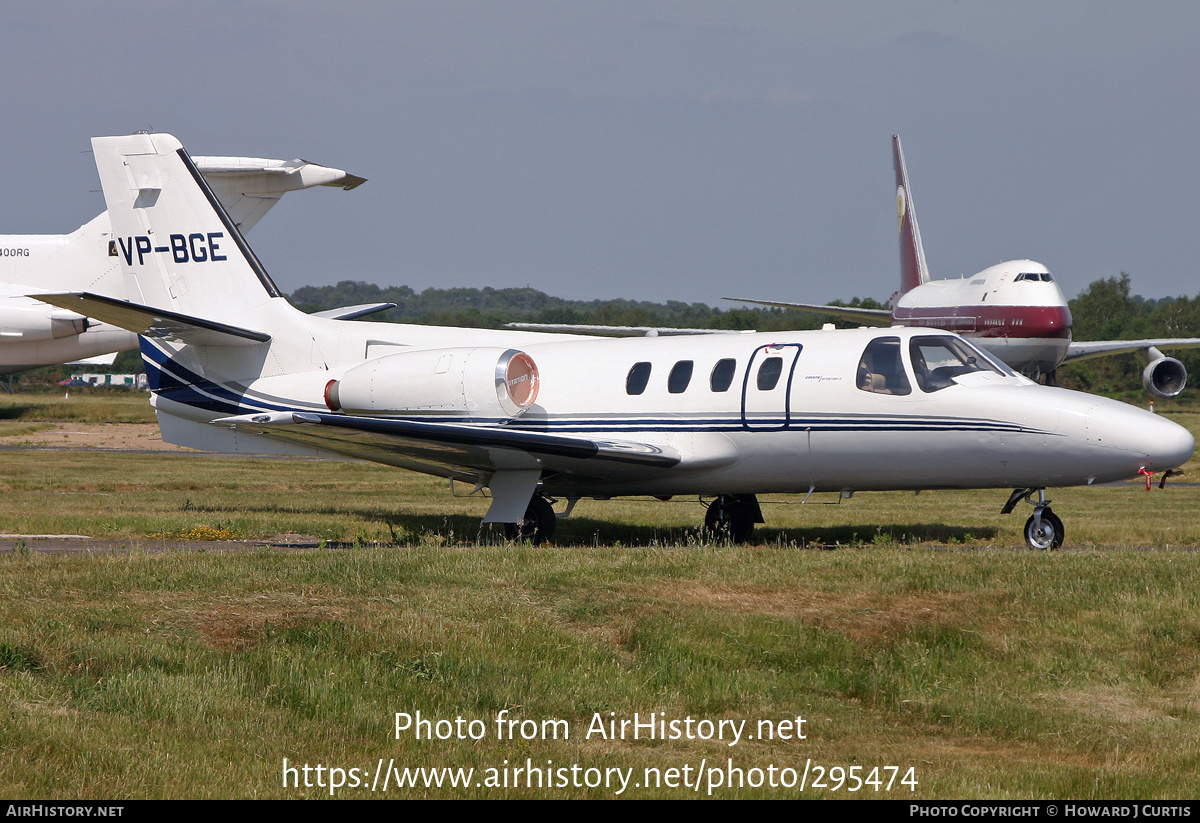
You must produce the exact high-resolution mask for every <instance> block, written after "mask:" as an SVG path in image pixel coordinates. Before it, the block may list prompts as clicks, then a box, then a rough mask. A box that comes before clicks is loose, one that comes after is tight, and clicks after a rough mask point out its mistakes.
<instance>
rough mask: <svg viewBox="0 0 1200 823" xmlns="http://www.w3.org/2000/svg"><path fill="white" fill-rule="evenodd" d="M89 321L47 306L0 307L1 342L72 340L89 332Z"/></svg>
mask: <svg viewBox="0 0 1200 823" xmlns="http://www.w3.org/2000/svg"><path fill="white" fill-rule="evenodd" d="M88 325H89V322H88V319H87V318H86V317H84V316H83V315H82V314H76V313H75V312H73V311H67V310H66V309H54V308H51V307H49V306H46V305H37V306H2V307H0V340H20V341H22V342H30V343H37V342H40V341H44V340H57V339H59V338H61V337H72V336H74V335H77V334H83V333H84V332H85V331H87V330H88Z"/></svg>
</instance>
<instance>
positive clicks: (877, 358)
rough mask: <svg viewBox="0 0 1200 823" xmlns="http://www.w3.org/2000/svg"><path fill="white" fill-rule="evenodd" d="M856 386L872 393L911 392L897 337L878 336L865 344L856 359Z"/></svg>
mask: <svg viewBox="0 0 1200 823" xmlns="http://www.w3.org/2000/svg"><path fill="white" fill-rule="evenodd" d="M857 382H858V387H859V388H860V389H861V390H862V391H867V392H871V393H872V394H911V393H912V385H911V384H910V383H909V382H908V375H907V374H906V373H905V371H904V363H903V361H902V359H901V357H900V338H899V337H879V338H876V339H874V340H872V341H871V342H870V343H868V344H867V348H866V349H865V350H864V351H863V353H862V357H860V358H859V360H858V378H857Z"/></svg>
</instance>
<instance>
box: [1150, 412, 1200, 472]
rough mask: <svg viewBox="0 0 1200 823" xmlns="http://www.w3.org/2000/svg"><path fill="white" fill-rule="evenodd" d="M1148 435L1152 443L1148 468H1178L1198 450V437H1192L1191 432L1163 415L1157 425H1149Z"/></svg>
mask: <svg viewBox="0 0 1200 823" xmlns="http://www.w3.org/2000/svg"><path fill="white" fill-rule="evenodd" d="M1155 417H1158V415H1155ZM1146 435H1147V437H1148V439H1149V441H1150V444H1151V445H1150V450H1149V451H1150V454H1149V455H1148V457H1149V465H1147V466H1146V468H1147V469H1151V470H1152V471H1166V470H1167V469H1177V468H1179V467H1180V466H1182V465H1183V464H1184V463H1186V462H1187V461H1188V460H1190V459H1191V457H1192V452H1194V451H1195V450H1196V438H1194V437H1192V433H1191V432H1189V431H1188V430H1187V429H1185V428H1184V427H1183V426H1180V425H1179V424H1178V423H1174V422H1172V421H1170V420H1165V419H1163V418H1161V417H1159V418H1158V423H1157V425H1155V426H1149V427H1148V431H1147V432H1146Z"/></svg>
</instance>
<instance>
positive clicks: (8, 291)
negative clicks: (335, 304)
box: [0, 157, 391, 374]
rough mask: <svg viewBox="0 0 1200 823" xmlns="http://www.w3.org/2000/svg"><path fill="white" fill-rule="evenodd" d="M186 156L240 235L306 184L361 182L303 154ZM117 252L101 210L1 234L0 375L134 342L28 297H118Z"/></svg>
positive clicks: (106, 355)
mask: <svg viewBox="0 0 1200 823" xmlns="http://www.w3.org/2000/svg"><path fill="white" fill-rule="evenodd" d="M192 161H193V162H194V163H195V165H196V168H198V169H199V170H200V172H201V173H202V174H203V175H204V177H205V179H206V180H207V181H208V185H209V187H210V188H211V189H212V190H213V191H214V192H215V193H216V195H217V196H218V198H220V200H221V202H222V204H224V206H225V208H226V210H227V211H228V213H229V214H230V216H231V219H232V220H233V221H234V223H236V224H237V225H238V227H239V228H240V229H241V231H242V232H243V233H244V232H247V231H249V230H250V228H251V227H253V226H254V225H255V224H256V223H257V222H258V221H259V220H260V219H262V217H263V215H265V214H266V213H267V212H268V211H269V210H270V208H271V207H272V206H273V205H275V204H276V203H277V202H279V198H281V197H282V196H283V195H284V194H286V193H287V192H289V191H298V190H300V189H306V188H309V187H311V186H334V187H337V188H342V189H347V190H348V189H353V188H355V187H357V186H359V185H361V184H362V183H364V182H366V181H365V180H364V178H362V177H357V176H355V175H353V174H347V173H346V172H344V171H342V170H341V169H333V168H328V167H326V166H319V165H317V164H315V163H309V162H307V161H305V160H269V159H265V158H259V157H193V158H192ZM119 254H120V250H119V247H118V245H117V242H116V240H115V238H114V236H113V233H112V229H111V227H110V225H109V219H108V214H107V213H103V214H100V215H98V216H97V217H96V218H94V219H93V220H90V221H89V222H87V223H86V224H84V225H83V226H81V227H80V228H78V229H76V230H75V231H73V232H71V233H70V234H9V235H0V374H13V373H16V372H21V371H27V370H29V369H35V368H38V367H39V366H48V365H53V364H57V363H75V362H79V361H83V360H86V361H88V362H92V363H109V364H111V363H112V362H113V358H115V357H116V354H117V352H120V351H125V350H127V349H136V348H137V336H136V335H134V334H131V333H130V332H128V331H126V330H125V329H121V328H117V327H115V326H111V325H107V324H104V323H98V322H96V320H95V318H89V317H86V316H84V315H81V314H79V313H78V312H73V311H66V310H64V309H60V308H56V307H54V306H49V305H47V304H45V303H43V302H41V301H40V300H38V299H36V297H33V296H31V295H36V294H37V293H38V292H42V291H62V290H64V289H86V290H89V291H94V292H98V293H101V294H107V295H113V296H124V295H125V284H124V279H123V275H122V274H121V267H120V265H118V262H119V261H118V256H119ZM383 307H384V308H390V307H391V304H387V305H386V306H383ZM367 308H368V307H366V306H361V307H351V308H350V309H346V310H339V311H337V316H347V315H350V316H361V313H360V312H361V311H362V310H365V309H367Z"/></svg>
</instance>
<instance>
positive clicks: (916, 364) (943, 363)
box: [908, 335, 1004, 392]
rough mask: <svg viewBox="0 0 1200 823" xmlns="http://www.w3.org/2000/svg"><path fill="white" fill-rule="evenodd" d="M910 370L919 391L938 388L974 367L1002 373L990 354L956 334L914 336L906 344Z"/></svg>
mask: <svg viewBox="0 0 1200 823" xmlns="http://www.w3.org/2000/svg"><path fill="white" fill-rule="evenodd" d="M908 353H909V357H911V358H912V367H913V372H914V373H915V374H916V375H917V385H919V386H920V387H921V391H925V392H935V391H941V390H942V389H944V388H947V387H948V386H952V385H954V378H955V377H958V376H960V375H963V374H970V373H971V372H977V371H990V372H994V373H995V374H1004V372H1003V371H1001V370H1000V368H999V367H998V366H996V364H995V363H994V362H992V360H991V358H989V357H988V356H987V355H985V354H984V353H983V352H981V351H979V350H978V349H975V348H973V347H972V346H970V345H969V344H967V343H966V342H965V341H964V340H962V339H961V338H959V337H950V336H948V335H947V336H937V337H914V338H913V339H912V340H911V341H909V344H908Z"/></svg>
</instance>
